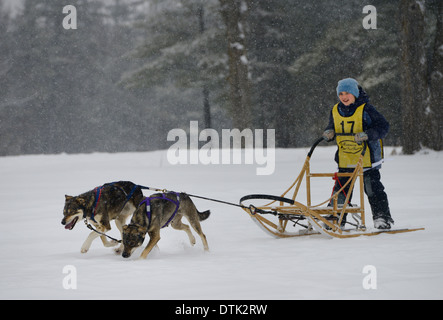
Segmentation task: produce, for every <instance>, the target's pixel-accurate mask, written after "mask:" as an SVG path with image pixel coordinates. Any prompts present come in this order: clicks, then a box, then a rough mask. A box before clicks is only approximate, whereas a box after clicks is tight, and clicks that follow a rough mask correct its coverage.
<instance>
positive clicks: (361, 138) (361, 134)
mask: <svg viewBox="0 0 443 320" xmlns="http://www.w3.org/2000/svg"><path fill="white" fill-rule="evenodd" d="M354 140H355V142H357V143H358V144H362V142H363V141H366V140H368V135H367V134H366V133H365V132H359V133H357V134H356V135H355V136H354Z"/></svg>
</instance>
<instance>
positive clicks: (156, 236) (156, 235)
mask: <svg viewBox="0 0 443 320" xmlns="http://www.w3.org/2000/svg"><path fill="white" fill-rule="evenodd" d="M149 238H150V239H149V243H148V245H147V246H146V248H145V249H144V250H143V252H142V254H141V255H140V259H146V257H147V256H148V254H149V252H151V250H152V248H154V246H155V245H156V244H157V242H159V241H160V230H155V231H153V232H149Z"/></svg>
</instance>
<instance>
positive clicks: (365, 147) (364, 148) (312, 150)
mask: <svg viewBox="0 0 443 320" xmlns="http://www.w3.org/2000/svg"><path fill="white" fill-rule="evenodd" d="M335 135H336V136H354V135H355V134H354V133H336V134H335ZM322 141H326V140H325V139H324V138H323V137H320V138H318V139H317V140H315V142H314V144H313V145H312V147H311V149H310V150H309V152H308V157H309V158H310V157H311V156H312V153H313V152H314V150H315V148H316V147H317V146H318V145H319V144H320V142H322ZM327 142H330V141H327ZM359 144H361V143H359ZM367 146H368V142H367V141H363V150H362V151H361V154H362V155H363V156H364V155H365V153H366V149H367Z"/></svg>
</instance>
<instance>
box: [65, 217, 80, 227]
mask: <svg viewBox="0 0 443 320" xmlns="http://www.w3.org/2000/svg"><path fill="white" fill-rule="evenodd" d="M77 219H78V218H74V219H73V220H72V221H71V222H69V223H68V224H67V225H66V226H65V229H69V230H72V228H74V225H75V223H76V222H77Z"/></svg>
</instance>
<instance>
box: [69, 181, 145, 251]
mask: <svg viewBox="0 0 443 320" xmlns="http://www.w3.org/2000/svg"><path fill="white" fill-rule="evenodd" d="M142 200H143V193H142V191H141V188H140V186H138V185H135V184H134V183H132V182H130V181H119V182H113V183H107V184H104V185H103V186H101V187H97V188H95V189H94V190H90V191H88V192H85V193H83V194H81V195H79V196H75V197H73V196H68V195H65V207H64V209H63V219H62V225H64V226H65V229H67V230H72V229H73V228H74V227H75V225H76V223H77V221H78V220H80V219H86V221H87V222H88V223H89V224H91V225H92V226H94V227H95V229H96V230H97V231H100V232H102V233H106V232H107V231H109V230H111V224H110V222H111V220H115V225H116V226H117V228H118V229H119V230H120V234H121V233H122V227H123V225H125V224H126V219H127V217H128V216H129V215H130V214H132V213H133V212H134V211H135V209H136V208H137V206H138V204H139V203H140V202H141V201H142ZM99 236H100V239H101V240H102V242H103V245H104V246H105V247H113V246H115V245H117V242H116V241H108V239H107V238H106V236H104V235H100V234H98V233H97V232H95V231H92V232H91V233H90V234H89V236H88V237H87V238H86V240H85V242H84V243H83V245H82V247H81V252H82V253H86V252H88V250H89V248H90V246H91V244H92V241H94V240H95V239H96V238H97V237H99ZM122 250H123V244H121V245H120V246H119V248H116V249H115V252H116V253H117V254H120V253H121V252H122Z"/></svg>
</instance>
